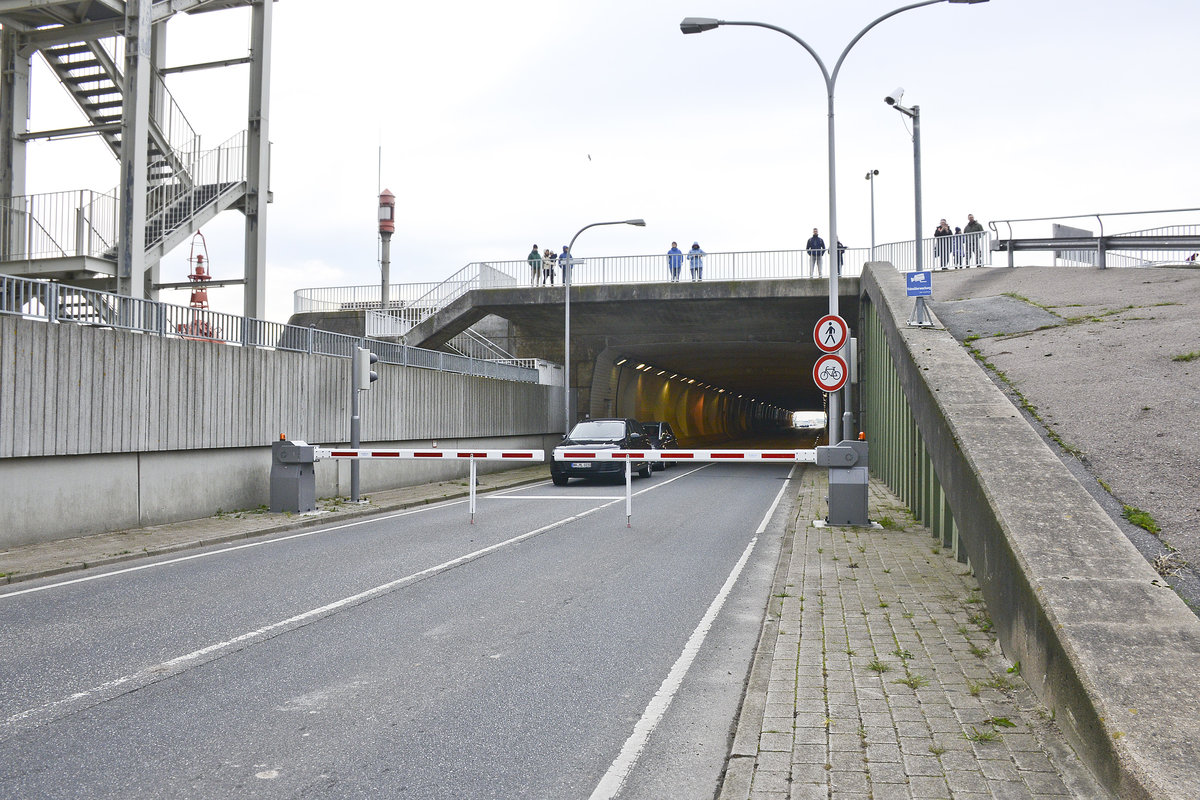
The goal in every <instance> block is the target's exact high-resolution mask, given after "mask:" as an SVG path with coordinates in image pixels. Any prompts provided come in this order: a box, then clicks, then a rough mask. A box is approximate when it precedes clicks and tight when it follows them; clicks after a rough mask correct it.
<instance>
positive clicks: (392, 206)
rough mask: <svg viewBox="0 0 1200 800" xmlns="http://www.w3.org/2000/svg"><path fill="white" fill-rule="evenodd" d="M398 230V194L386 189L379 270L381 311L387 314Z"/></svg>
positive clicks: (381, 197)
mask: <svg viewBox="0 0 1200 800" xmlns="http://www.w3.org/2000/svg"><path fill="white" fill-rule="evenodd" d="M395 232H396V195H394V194H392V193H391V192H390V191H389V190H387V189H384V190H383V191H382V192H380V193H379V237H380V238H381V239H382V240H383V243H382V247H381V248H380V250H379V272H380V276H381V287H380V288H381V291H380V296H379V312H380V313H381V314H386V313H387V310H388V305H389V300H390V299H391V297H390V295H391V281H390V278H391V271H392V234H393V233H395Z"/></svg>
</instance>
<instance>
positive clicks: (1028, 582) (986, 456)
mask: <svg viewBox="0 0 1200 800" xmlns="http://www.w3.org/2000/svg"><path fill="white" fill-rule="evenodd" d="M862 286H863V314H862V319H863V328H864V331H868V332H869V331H870V330H871V328H872V327H873V326H874V327H876V328H877V334H878V335H867V336H865V337H864V339H863V340H862V342H861V348H860V349H861V350H862V351H863V352H862V358H863V359H864V360H865V362H866V370H865V371H866V373H867V375H868V376H871V377H872V379H873V380H875V382H876V385H873V386H868V387H867V391H868V392H869V394H868V396H867V399H866V402H867V407H868V409H869V412H868V414H866V415H865V417H864V429H865V430H866V432H867V437H868V440H869V441H871V443H872V445H871V446H872V453H871V465H872V471H873V472H875V473H876V474H879V475H880V476H881V477H883V478H884V480H886V481H888V483H889V484H892V485H893V487H894V488H896V489H897V491H898V493H900V494H901V496H904V497H906V498H909V502H910V504H911V506H912V507H913V508H914V509H915V510H916V509H919V512H918V513H920V514H921V515H922V516H924V517H929V518H933V519H935V520H936V519H939V518H940V522H938V523H937V524H938V525H939V526H940V528H941V529H942V531H949V532H951V533H952V534H954V535H956V536H957V540H958V542H957V543H958V550H959V552H960V554H961V555H965V556H966V557H967V558H968V559H969V562H970V565H971V567H972V569H973V570H974V572H975V574H976V576H977V577H978V579H979V582H980V585H981V587H982V590H983V596H984V599H985V600H986V601H987V607H988V611H989V612H990V614H991V617H992V620H993V622H994V624H995V632H996V634H997V636H998V637H999V640H1000V644H1001V646H1002V648H1003V650H1004V653H1005V655H1006V656H1007V657H1008V658H1009V659H1010V660H1012V661H1019V662H1020V664H1021V675H1022V677H1024V678H1025V679H1026V680H1027V681H1028V682H1029V684H1030V686H1031V687H1032V688H1033V689H1034V691H1035V692H1037V694H1038V696H1039V697H1040V698H1041V700H1042V702H1043V703H1044V704H1045V705H1046V706H1048V707H1049V708H1050V710H1051V711H1052V712H1053V713H1054V715H1055V717H1056V719H1057V721H1058V723H1059V724H1060V725H1061V726H1062V728H1063V730H1064V731H1065V732H1066V733H1067V735H1068V737H1069V738H1070V739H1071V740H1072V743H1073V744H1074V746H1075V747H1076V749H1077V750H1078V751H1079V753H1080V755H1081V756H1082V757H1083V758H1084V759H1085V761H1086V763H1088V764H1089V766H1090V767H1091V768H1092V769H1093V771H1094V772H1095V773H1096V774H1097V776H1098V777H1099V778H1100V779H1101V780H1102V781H1103V782H1104V783H1105V784H1106V785H1107V786H1108V787H1110V788H1111V789H1113V790H1114V791H1115V792H1116V794H1117V795H1118V796H1120V797H1130V798H1177V797H1200V716H1198V715H1197V714H1196V713H1195V709H1196V708H1197V707H1200V686H1197V684H1196V681H1195V667H1196V664H1197V663H1200V620H1198V619H1197V618H1196V616H1195V615H1194V614H1193V613H1192V612H1191V611H1190V610H1189V609H1188V608H1187V607H1186V606H1185V605H1184V603H1183V601H1182V600H1180V599H1179V597H1178V596H1176V595H1175V593H1174V592H1173V591H1172V590H1171V589H1170V587H1169V586H1168V585H1167V584H1166V583H1165V582H1164V581H1163V580H1161V579H1160V578H1159V576H1158V575H1157V574H1156V573H1155V572H1154V570H1153V569H1151V568H1150V566H1149V565H1148V564H1147V563H1146V561H1145V559H1143V558H1142V556H1141V555H1140V554H1139V553H1138V552H1137V551H1136V550H1135V549H1134V547H1133V545H1132V544H1130V543H1129V541H1128V540H1127V539H1126V538H1125V536H1124V535H1123V534H1122V533H1121V531H1120V530H1119V529H1118V528H1117V527H1116V525H1115V524H1114V523H1113V522H1112V520H1111V519H1109V517H1108V516H1107V515H1106V514H1105V513H1104V511H1103V510H1102V509H1101V508H1100V507H1099V506H1098V505H1097V504H1096V503H1095V501H1094V500H1092V498H1091V496H1090V495H1088V493H1087V491H1086V490H1085V489H1084V488H1083V487H1082V486H1080V485H1079V483H1078V482H1077V481H1076V480H1075V479H1074V478H1073V477H1072V476H1071V474H1070V473H1069V472H1068V470H1067V469H1066V467H1065V466H1064V465H1063V464H1062V462H1061V461H1059V459H1058V457H1057V456H1056V455H1055V454H1054V453H1053V452H1051V450H1050V449H1049V448H1048V447H1047V446H1046V445H1045V444H1044V443H1043V441H1042V440H1041V438H1040V437H1039V436H1038V435H1037V433H1036V432H1035V431H1034V430H1033V429H1032V428H1031V427H1030V425H1029V424H1028V423H1027V422H1026V421H1025V420H1024V418H1023V417H1022V416H1021V414H1020V412H1019V411H1018V410H1017V409H1016V408H1015V407H1014V406H1013V404H1012V403H1011V402H1009V400H1008V398H1007V397H1005V395H1004V394H1003V393H1002V392H1001V391H1000V390H999V389H998V388H997V387H996V385H995V384H994V383H993V382H992V381H991V380H990V378H989V377H988V376H987V375H986V374H984V372H983V370H982V368H981V367H980V366H979V365H978V364H976V363H975V361H974V359H973V358H972V357H971V356H970V355H969V354H968V353H967V352H966V351H965V349H964V348H963V347H962V346H961V345H960V344H959V343H958V342H956V341H955V340H954V339H953V337H951V336H950V334H949V333H947V332H946V331H944V330H942V329H940V328H933V329H919V328H910V327H908V326H907V325H906V324H905V320H906V319H907V317H908V315H909V312H910V311H911V308H912V302H913V301H912V300H911V299H908V298H906V297H905V290H904V280H903V276H902V275H900V274H898V273H897V272H896V271H895V270H894V269H892V268H891V266H890V265H883V264H881V265H869V266H868V267H867V269H866V271H865V273H864V276H863V280H862ZM871 317H874V319H875V322H870V321H868V320H869V318H871ZM880 375H883V376H887V375H891V376H892V378H891V379H884V380H879V379H878V376H880ZM895 402H900V403H903V404H905V405H907V407H908V411H907V412H905V413H900V414H897V413H892V412H887V411H885V412H884V413H879V410H878V408H873V406H874V407H879V406H882V407H884V408H885V409H886V408H887V407H888V406H889V405H891V404H894V403H895ZM889 420H891V421H894V422H895V424H896V425H897V426H898V427H899V430H891V429H889V425H888V422H887V421H889Z"/></svg>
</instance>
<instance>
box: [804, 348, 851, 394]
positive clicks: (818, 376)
mask: <svg viewBox="0 0 1200 800" xmlns="http://www.w3.org/2000/svg"><path fill="white" fill-rule="evenodd" d="M849 376H850V370H848V369H847V368H846V362H845V361H843V360H842V357H841V356H835V355H833V354H832V353H829V354H826V355H823V356H821V357H820V358H818V359H817V363H816V364H813V381H814V382H815V383H816V384H817V388H818V389H820V390H821V391H822V392H836V391H837V390H838V389H841V388H842V387H843V386H845V385H846V378H848V377H849Z"/></svg>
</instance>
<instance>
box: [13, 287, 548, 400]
mask: <svg viewBox="0 0 1200 800" xmlns="http://www.w3.org/2000/svg"><path fill="white" fill-rule="evenodd" d="M0 314H10V315H15V316H21V317H25V318H27V319H40V320H45V321H46V322H48V323H77V324H81V325H92V326H97V327H105V328H112V329H117V330H130V331H137V332H140V333H146V334H153V335H157V336H161V337H172V338H179V339H190V340H194V341H203V342H212V343H219V344H229V345H240V346H243V347H259V348H263V349H268V350H288V351H293V352H300V353H309V354H314V355H326V356H335V357H338V358H350V357H351V356H352V355H353V354H354V352H355V348H357V347H370V349H371V350H372V351H373V352H374V353H375V354H376V355H378V356H379V360H380V361H382V362H383V363H385V364H397V365H403V366H410V367H420V368H424V369H437V370H442V371H444V372H455V373H461V374H466V375H476V376H480V377H487V378H496V379H500V380H510V381H519V382H525V383H537V382H538V377H539V376H538V370H537V369H533V368H530V367H525V366H517V365H510V364H505V363H501V361H498V360H493V359H480V358H469V357H466V356H456V355H453V354H451V353H443V352H441V351H438V350H426V349H424V348H420V347H410V346H408V345H403V344H398V343H395V342H384V341H379V340H376V339H370V338H369V337H360V336H350V335H347V334H341V333H332V332H330V331H322V330H317V329H316V328H315V327H311V326H310V327H307V328H306V327H301V326H299V325H286V324H283V323H279V322H268V321H266V320H260V319H254V318H252V317H240V316H236V315H234V314H225V313H222V312H219V311H211V310H208V309H198V308H191V307H190V306H179V305H173V304H170V303H161V302H157V301H154V300H143V299H140V298H133V297H127V296H125V295H118V294H112V293H110V292H99V291H96V290H94V289H83V288H79V287H75V286H68V285H66V284H62V283H53V282H50V281H44V280H34V279H30V278H17V277H13V276H10V275H3V274H0Z"/></svg>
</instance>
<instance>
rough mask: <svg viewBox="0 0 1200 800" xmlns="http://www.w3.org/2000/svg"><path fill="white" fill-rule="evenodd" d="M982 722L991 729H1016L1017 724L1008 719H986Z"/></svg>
mask: <svg viewBox="0 0 1200 800" xmlns="http://www.w3.org/2000/svg"><path fill="white" fill-rule="evenodd" d="M984 722H986V723H987V724H988V725H991V726H992V727H993V728H1015V727H1017V723H1015V722H1013V721H1012V720H1011V719H1009V718H1008V717H988V718H987V719H985V720H984Z"/></svg>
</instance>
